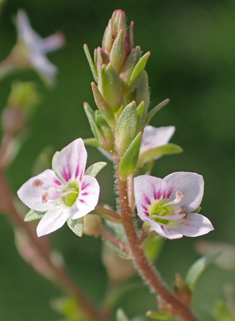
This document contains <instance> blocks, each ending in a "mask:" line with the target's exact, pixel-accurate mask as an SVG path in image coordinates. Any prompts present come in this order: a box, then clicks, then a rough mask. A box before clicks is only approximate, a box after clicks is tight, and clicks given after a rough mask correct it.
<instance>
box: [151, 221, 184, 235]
mask: <svg viewBox="0 0 235 321" xmlns="http://www.w3.org/2000/svg"><path fill="white" fill-rule="evenodd" d="M147 221H148V222H149V224H150V225H151V227H152V228H153V229H154V231H156V232H157V233H158V234H159V235H161V236H162V237H165V238H167V239H170V240H174V239H179V238H181V237H183V234H181V233H180V232H178V231H176V230H174V229H173V228H171V226H169V225H165V224H162V223H157V222H155V221H153V220H151V219H147Z"/></svg>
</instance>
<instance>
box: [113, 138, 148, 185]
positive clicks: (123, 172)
mask: <svg viewBox="0 0 235 321" xmlns="http://www.w3.org/2000/svg"><path fill="white" fill-rule="evenodd" d="M142 135H143V133H142V132H140V133H139V134H137V135H136V137H135V139H134V140H133V141H132V143H131V144H130V146H129V147H128V148H127V150H126V151H125V153H124V155H123V156H122V158H121V161H120V164H119V168H118V172H119V174H120V177H121V179H122V180H125V179H126V178H127V176H128V175H130V174H131V173H132V172H133V171H134V169H135V167H136V164H137V161H138V156H139V151H140V145H141V140H142Z"/></svg>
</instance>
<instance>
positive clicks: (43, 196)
mask: <svg viewBox="0 0 235 321" xmlns="http://www.w3.org/2000/svg"><path fill="white" fill-rule="evenodd" d="M48 196H49V193H47V192H46V193H44V194H43V195H42V202H43V203H47V197H48Z"/></svg>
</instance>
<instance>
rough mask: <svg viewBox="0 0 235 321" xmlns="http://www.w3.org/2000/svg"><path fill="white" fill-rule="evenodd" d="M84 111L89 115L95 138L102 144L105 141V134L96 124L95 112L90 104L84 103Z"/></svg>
mask: <svg viewBox="0 0 235 321" xmlns="http://www.w3.org/2000/svg"><path fill="white" fill-rule="evenodd" d="M84 110H85V113H86V115H87V118H88V121H89V123H90V126H91V130H92V132H93V134H94V136H95V138H96V139H97V141H98V142H99V143H101V144H102V142H103V140H104V139H103V135H102V134H103V133H102V132H101V129H100V128H99V126H98V125H97V124H96V121H95V112H94V110H93V109H92V108H91V107H90V106H89V104H88V103H84Z"/></svg>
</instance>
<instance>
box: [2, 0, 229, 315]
mask: <svg viewBox="0 0 235 321" xmlns="http://www.w3.org/2000/svg"><path fill="white" fill-rule="evenodd" d="M19 8H24V9H25V10H26V11H27V13H28V16H29V17H30V20H31V23H32V26H33V28H34V29H35V30H36V31H37V32H38V33H39V34H40V35H41V36H43V37H46V36H48V35H50V34H52V33H53V32H55V31H57V30H60V31H62V32H63V33H64V35H65V37H66V46H65V47H64V48H63V49H61V50H60V51H58V52H56V53H53V54H50V56H49V59H50V60H51V61H52V62H53V63H54V64H55V65H56V66H58V69H59V74H58V77H57V85H56V87H55V88H54V89H52V90H50V91H48V90H47V89H46V88H45V86H44V85H43V84H42V83H41V82H40V80H39V79H38V77H37V76H36V75H35V74H34V73H33V72H30V73H23V74H22V73H19V74H17V75H14V76H11V77H9V78H7V79H6V80H5V81H4V82H1V84H0V108H1V109H3V108H4V107H5V103H6V99H7V96H8V94H9V90H10V85H11V82H12V80H13V79H15V78H17V79H19V80H31V79H34V80H36V81H38V88H39V91H40V92H41V93H42V96H43V101H42V103H41V104H40V106H39V108H38V109H37V111H36V113H35V115H34V117H33V119H32V122H31V130H30V138H29V139H27V141H26V142H25V144H24V145H23V147H22V149H21V150H20V152H19V154H18V156H17V158H16V160H15V162H14V163H13V164H12V165H11V167H10V168H9V170H8V177H9V181H10V184H11V187H12V191H14V192H15V191H16V190H17V189H18V188H19V187H20V186H21V185H22V183H24V182H25V181H26V180H27V179H28V178H29V177H30V176H31V167H32V165H33V163H34V161H35V159H36V157H37V156H38V154H39V153H40V151H41V150H42V149H43V148H44V147H45V146H47V145H51V146H54V148H55V150H60V149H61V148H63V147H64V146H65V145H67V144H68V143H70V142H71V141H72V140H74V139H75V138H77V137H82V138H88V137H91V131H90V129H89V126H88V122H87V120H86V117H85V114H84V111H83V106H82V104H83V102H84V101H87V102H89V103H90V104H91V105H92V106H93V107H94V103H93V98H92V93H91V90H90V82H91V81H92V75H91V72H90V70H89V67H88V64H87V62H86V58H85V55H84V52H83V44H84V43H87V44H88V45H89V48H90V50H91V51H92V52H93V50H94V48H95V47H97V46H98V45H100V44H101V39H102V36H103V31H104V28H105V26H106V24H107V22H108V19H109V18H110V16H111V14H112V12H113V10H115V9H119V8H120V9H123V10H124V11H126V14H127V18H128V22H129V23H130V22H131V20H134V22H135V45H141V48H142V50H143V52H146V51H148V50H150V51H151V56H150V59H149V61H148V63H147V68H146V69H147V72H148V74H149V83H150V88H151V106H150V108H152V107H154V106H155V105H156V104H157V103H159V102H160V101H162V100H163V99H165V98H168V97H169V98H170V99H171V102H170V104H169V105H168V106H167V107H165V108H164V109H163V110H162V111H160V112H159V113H158V114H157V115H156V116H155V117H154V119H153V120H152V122H151V125H154V126H167V125H174V126H176V133H175V135H174V137H173V139H172V142H174V143H177V144H179V145H180V146H182V147H183V149H184V152H183V153H182V154H179V155H175V156H165V157H163V158H162V159H160V160H159V161H157V163H156V165H155V167H154V172H153V174H154V175H158V176H160V177H164V176H165V175H167V174H169V173H171V172H174V171H182V170H183V171H192V172H198V173H200V174H202V175H203V176H204V178H205V196H204V200H203V203H202V211H201V212H202V213H203V214H205V215H206V216H207V217H208V218H209V219H210V220H211V221H212V222H213V224H214V227H215V231H214V232H212V233H210V234H209V235H206V236H204V237H202V238H201V239H203V240H217V241H222V242H227V243H231V244H234V227H235V215H234V202H235V197H234V195H235V166H234V158H235V149H234V141H235V108H234V105H235V40H234V32H235V2H234V1H232V0H221V1H219V0H218V1H215V0H207V1H205V0H203V1H202V0H178V1H175V0H165V1H159V0H145V1H143V0H142V1H141V0H135V1H127V0H121V1H104V0H97V1H92V0H86V1H82V0H73V1H71V0H70V1H68V0H57V1H52V0H33V1H32V0H8V1H7V2H6V4H5V6H4V8H3V11H2V13H1V16H0V60H3V59H4V58H5V57H6V56H7V55H8V53H9V52H10V50H11V48H12V46H13V45H14V43H15V41H16V33H15V29H14V25H13V24H12V17H13V15H14V14H15V13H16V12H17V10H18V9H19ZM88 151H89V160H88V162H89V164H91V163H92V162H95V161H99V160H104V158H103V156H102V155H101V154H99V152H98V151H96V150H95V149H92V148H88ZM112 172H113V170H112V165H111V164H109V166H107V167H106V168H105V169H104V170H103V171H102V173H101V174H99V176H98V180H99V182H100V185H101V188H102V192H101V198H100V201H101V203H109V204H111V205H114V201H112V200H113V193H112V188H113V179H112ZM110 200H111V201H110ZM195 242H196V240H195V239H190V238H183V239H180V240H176V241H166V243H165V245H164V249H163V251H162V253H161V256H160V258H159V260H158V262H157V265H158V267H159V270H160V272H161V274H162V276H163V277H164V279H165V280H166V282H167V284H168V285H171V284H172V282H173V278H174V273H176V272H179V273H180V274H182V275H183V276H184V275H185V273H186V271H187V269H188V267H189V266H190V265H191V264H192V263H193V262H194V260H196V259H197V258H198V257H199V255H198V254H197V253H196V251H195V250H194V244H195ZM52 243H53V246H54V247H55V248H56V249H57V250H59V251H61V252H62V254H63V257H64V259H65V261H66V268H67V270H68V271H69V272H70V273H71V275H72V276H73V277H74V279H75V280H77V281H78V282H79V283H80V284H81V287H82V288H83V289H84V290H85V292H86V293H91V297H92V298H93V299H94V300H95V301H97V302H99V301H100V300H101V298H102V295H103V293H104V291H105V289H106V287H107V276H106V271H105V269H104V267H103V265H102V262H101V259H100V251H101V242H100V239H96V238H91V237H90V238H89V237H86V236H85V237H83V238H82V239H78V238H77V237H76V236H75V235H73V234H72V233H71V231H70V230H69V229H68V228H67V227H66V226H65V227H64V228H63V229H60V230H59V231H57V232H56V233H53V235H52ZM0 253H1V254H0V255H1V259H0V320H4V321H21V320H24V321H32V320H33V321H39V320H40V321H41V320H43V321H53V320H59V319H60V316H59V315H58V314H56V313H55V312H54V311H53V310H52V309H51V308H50V304H49V302H50V300H51V299H52V298H57V297H60V296H63V295H64V293H63V291H62V290H61V289H59V288H58V287H57V286H56V285H54V284H52V283H50V282H49V281H47V280H45V279H44V278H43V277H42V276H40V275H38V274H36V273H35V272H34V270H33V269H32V268H31V267H30V266H29V265H28V264H27V263H25V262H24V261H23V259H22V258H21V257H20V256H19V254H18V252H17V250H16V248H15V245H14V233H13V229H12V225H11V222H10V220H9V219H8V218H7V217H6V216H3V215H2V216H1V217H0ZM234 281H235V273H234V271H222V270H221V269H219V268H218V267H216V266H211V267H210V269H209V270H208V271H206V272H205V273H204V274H203V276H202V277H201V279H200V280H199V283H198V285H197V288H196V291H195V296H194V301H193V308H194V311H195V312H196V313H197V315H198V316H199V317H201V320H203V321H210V320H212V318H211V317H210V311H211V310H212V304H213V302H214V301H215V300H216V299H222V298H223V296H224V294H223V285H224V283H228V282H230V283H234ZM148 293H149V290H148V288H147V286H144V285H143V287H140V288H139V289H138V291H132V292H130V293H129V294H128V295H126V296H125V297H124V298H123V300H122V302H121V306H122V307H123V308H124V310H125V311H126V313H127V314H128V316H129V317H133V316H135V315H138V314H142V315H143V314H144V313H145V312H146V311H147V310H148V309H150V308H152V309H155V306H156V304H155V297H154V295H152V294H148Z"/></svg>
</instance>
